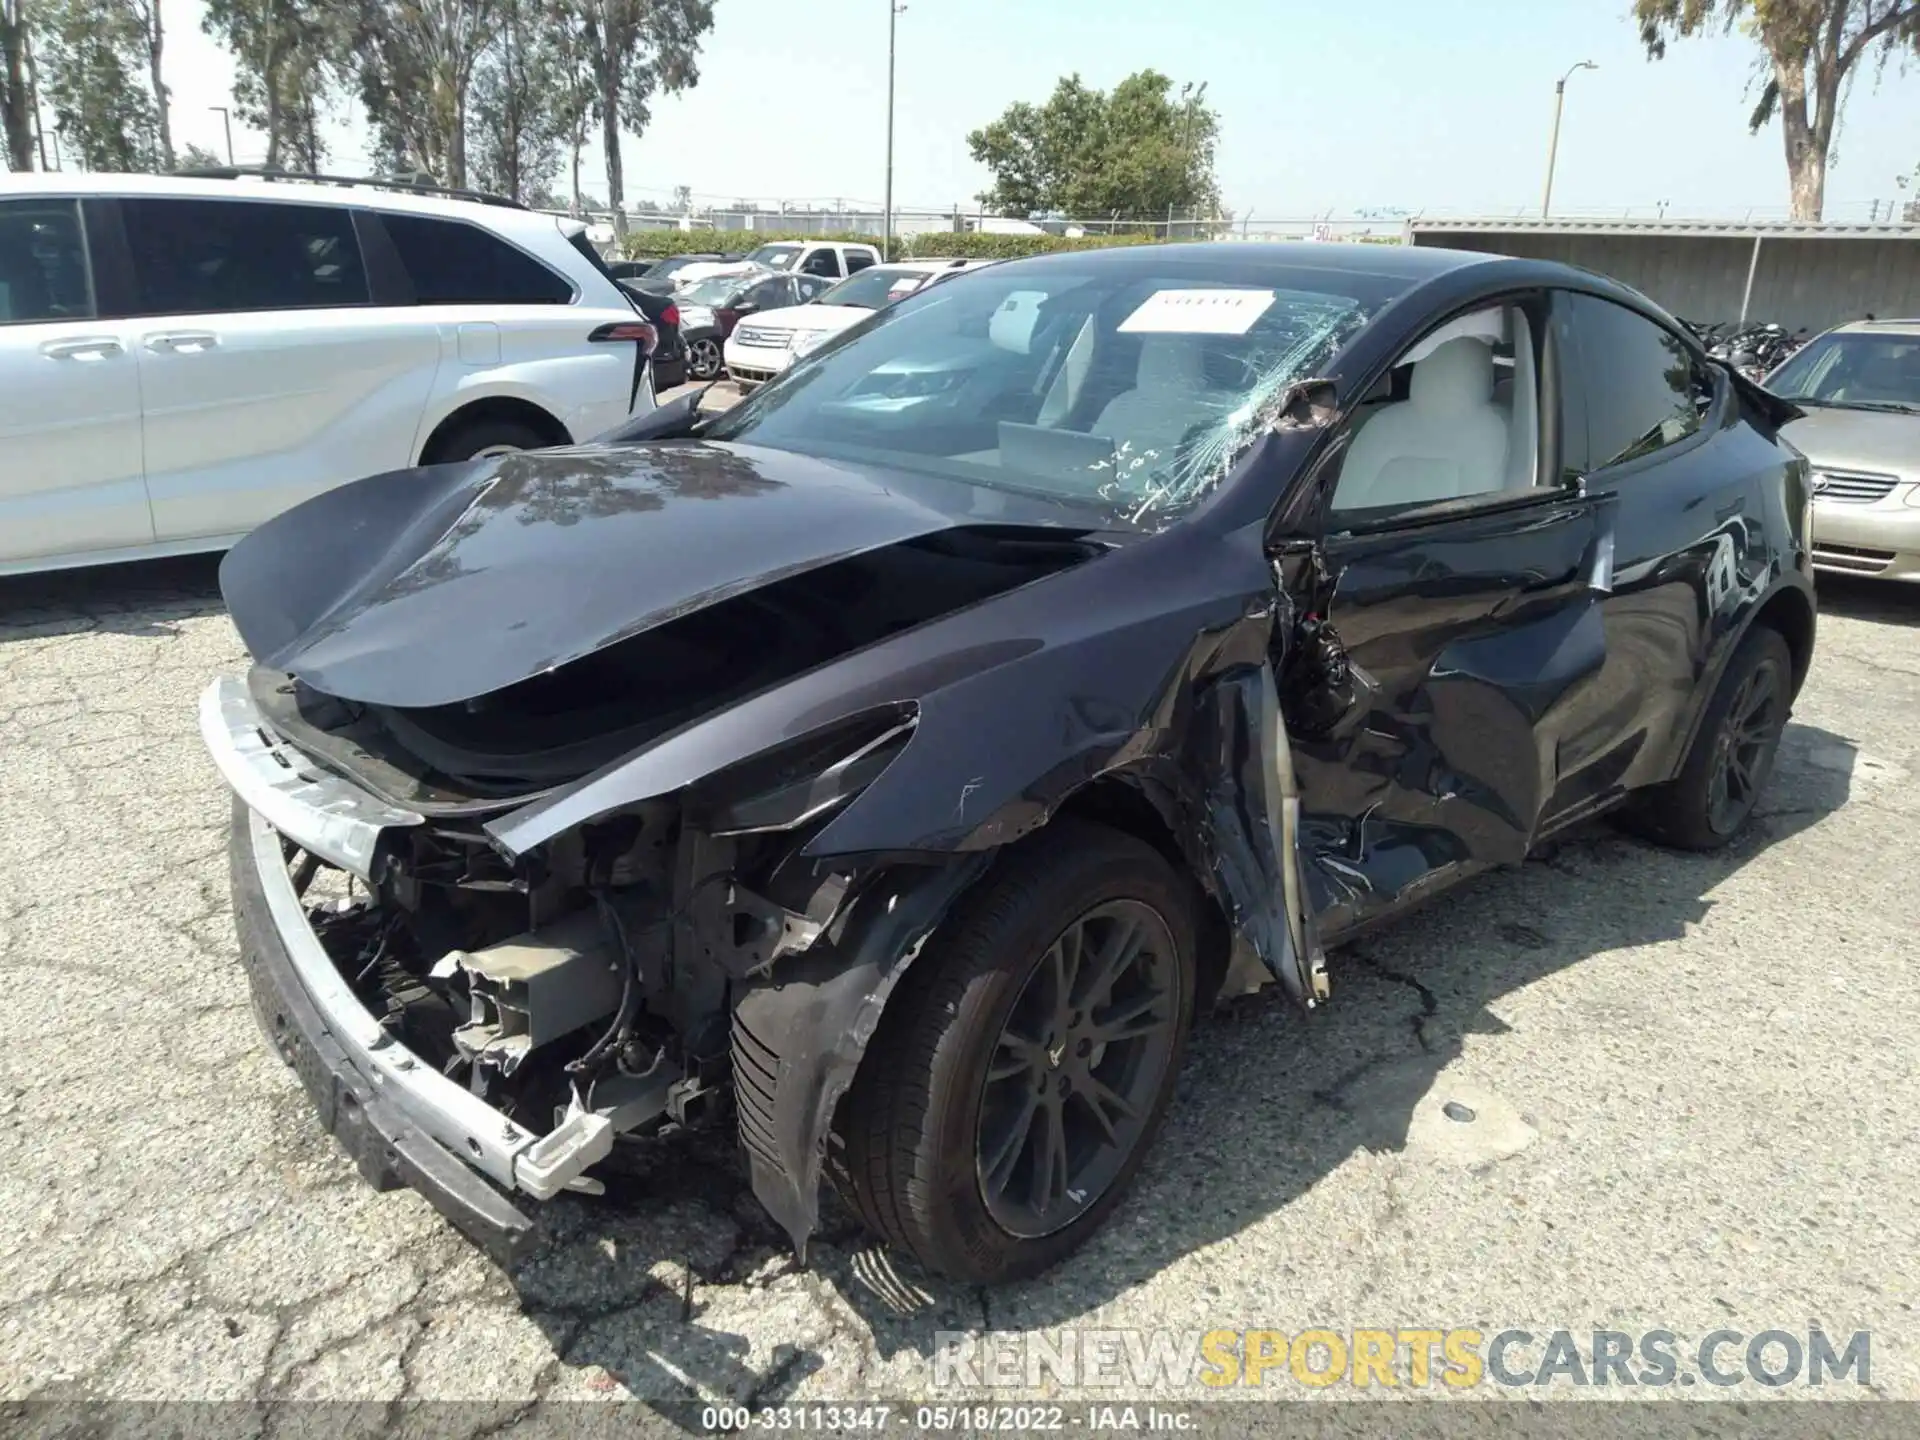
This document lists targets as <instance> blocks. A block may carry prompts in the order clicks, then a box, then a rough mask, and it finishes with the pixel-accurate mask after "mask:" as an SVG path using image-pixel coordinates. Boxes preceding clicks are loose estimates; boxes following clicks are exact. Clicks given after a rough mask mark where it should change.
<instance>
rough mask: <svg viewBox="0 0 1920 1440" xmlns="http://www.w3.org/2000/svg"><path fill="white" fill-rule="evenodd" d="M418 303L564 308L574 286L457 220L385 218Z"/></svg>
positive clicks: (478, 229) (480, 230) (388, 215)
mask: <svg viewBox="0 0 1920 1440" xmlns="http://www.w3.org/2000/svg"><path fill="white" fill-rule="evenodd" d="M380 221H381V223H382V224H383V225H385V226H386V227H387V234H388V236H389V237H390V238H391V239H392V240H393V245H394V249H396V250H398V251H399V252H400V263H401V264H403V265H405V266H406V267H407V274H408V275H409V276H410V277H411V278H412V280H413V293H414V297H415V299H416V300H417V301H418V302H419V303H420V304H422V305H566V304H569V303H571V301H572V300H573V286H572V284H571V283H570V282H568V281H567V280H566V279H564V278H563V277H561V276H559V275H556V274H555V273H554V272H553V271H551V270H549V269H548V268H547V267H546V266H544V265H542V264H541V263H540V262H539V261H538V260H535V259H534V258H533V257H532V256H531V255H529V254H527V253H526V252H525V251H523V250H516V249H515V248H514V247H513V246H511V245H509V244H508V243H507V242H506V241H504V240H502V239H501V238H500V237H499V236H497V235H490V234H488V233H487V232H486V231H485V230H482V229H481V228H480V227H479V226H477V225H468V224H466V223H465V222H464V221H459V220H436V219H433V218H431V217H430V216H425V215H391V214H383V215H381V217H380Z"/></svg>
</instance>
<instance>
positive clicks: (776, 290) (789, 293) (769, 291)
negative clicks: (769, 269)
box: [740, 275, 793, 310]
mask: <svg viewBox="0 0 1920 1440" xmlns="http://www.w3.org/2000/svg"><path fill="white" fill-rule="evenodd" d="M740 298H741V301H742V302H743V303H745V304H748V305H752V306H755V307H757V308H759V309H761V310H778V309H780V308H781V307H782V306H783V305H790V304H792V303H793V287H792V283H791V282H790V281H789V280H788V279H787V277H786V276H784V275H782V276H779V277H777V278H775V279H772V280H762V281H761V282H760V283H759V284H758V285H755V286H753V287H752V288H751V289H749V290H748V291H747V293H746V294H745V295H743V296H741V297H740Z"/></svg>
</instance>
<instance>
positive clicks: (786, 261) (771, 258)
mask: <svg viewBox="0 0 1920 1440" xmlns="http://www.w3.org/2000/svg"><path fill="white" fill-rule="evenodd" d="M799 253H800V247H799V246H798V245H762V246H761V247H760V248H759V249H758V250H753V251H750V252H748V255H747V259H748V260H750V261H752V262H753V263H754V264H755V265H764V266H766V267H767V268H768V269H769V270H786V269H788V268H790V267H791V266H792V265H793V260H794V257H795V256H796V255H798V254H799Z"/></svg>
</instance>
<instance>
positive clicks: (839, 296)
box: [723, 260, 993, 390]
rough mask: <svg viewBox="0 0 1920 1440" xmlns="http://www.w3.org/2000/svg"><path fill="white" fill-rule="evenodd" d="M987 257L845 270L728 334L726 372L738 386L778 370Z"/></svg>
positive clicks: (749, 386)
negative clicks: (798, 301)
mask: <svg viewBox="0 0 1920 1440" xmlns="http://www.w3.org/2000/svg"><path fill="white" fill-rule="evenodd" d="M991 263H993V262H991V261H989V260H896V261H892V262H890V263H888V264H885V265H875V266H872V267H871V268H869V269H865V270H862V271H860V272H859V273H858V274H857V275H851V276H848V277H847V278H846V279H845V280H842V281H841V282H840V283H839V284H838V285H835V286H834V287H833V288H832V289H830V290H827V291H825V292H823V293H822V294H820V295H817V296H815V297H814V298H813V299H812V300H810V301H808V302H807V303H805V304H803V305H798V306H795V307H793V308H792V309H788V310H775V311H773V312H771V313H762V314H759V315H756V316H754V317H753V323H752V324H750V325H740V326H736V327H735V328H734V331H733V334H732V335H730V336H729V337H728V338H727V343H726V347H725V350H724V352H723V353H724V358H725V360H726V364H727V374H729V375H730V376H732V377H733V380H734V383H735V384H736V385H738V386H739V387H740V388H741V389H742V390H751V389H752V388H753V387H754V386H755V385H761V384H764V383H765V382H767V381H768V380H771V379H772V378H773V377H774V376H775V375H778V374H779V373H780V372H781V371H782V370H784V369H786V368H787V366H789V365H791V364H792V363H793V362H794V361H795V360H796V359H798V358H799V357H800V356H802V355H805V354H808V353H809V352H811V351H812V350H814V349H816V348H817V347H819V346H820V345H821V344H822V343H824V342H825V341H827V340H829V339H831V338H832V337H833V336H835V335H838V334H839V333H840V332H841V331H842V330H845V329H846V328H847V327H848V326H849V325H856V324H858V323H859V322H860V321H862V320H864V319H866V318H867V316H869V315H871V314H872V313H873V312H874V311H876V310H879V309H881V308H883V307H884V306H887V305H891V304H893V303H894V302H895V301H897V300H904V299H905V298H906V297H907V296H909V295H911V294H913V293H914V292H915V291H916V290H919V289H921V288H922V287H923V286H926V285H931V284H936V283H938V282H939V281H942V280H947V279H951V278H952V277H953V276H955V275H959V274H962V273H963V272H965V271H968V270H977V269H979V268H980V267H981V266H982V265H989V264H991Z"/></svg>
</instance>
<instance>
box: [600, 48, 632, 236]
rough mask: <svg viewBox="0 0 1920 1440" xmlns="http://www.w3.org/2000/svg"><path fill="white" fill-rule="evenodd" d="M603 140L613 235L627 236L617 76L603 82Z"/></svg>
mask: <svg viewBox="0 0 1920 1440" xmlns="http://www.w3.org/2000/svg"><path fill="white" fill-rule="evenodd" d="M600 139H601V142H602V143H603V144H605V145H606V147H607V203H608V204H609V205H611V206H612V207H613V233H614V235H615V236H616V237H621V236H624V235H625V234H626V233H627V212H626V207H625V206H624V205H623V204H622V203H621V200H622V198H623V195H624V193H625V181H624V178H623V176H622V174H621V170H620V79H619V77H618V76H617V75H608V76H605V77H602V79H601V81H600Z"/></svg>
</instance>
